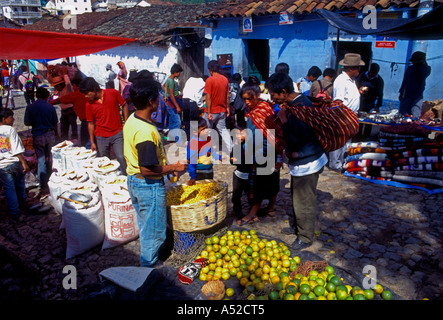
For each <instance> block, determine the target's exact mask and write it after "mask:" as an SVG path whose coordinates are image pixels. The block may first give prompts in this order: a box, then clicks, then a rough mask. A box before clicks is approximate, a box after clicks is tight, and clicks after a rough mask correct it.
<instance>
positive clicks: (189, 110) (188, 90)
mask: <svg viewBox="0 0 443 320" xmlns="http://www.w3.org/2000/svg"><path fill="white" fill-rule="evenodd" d="M207 78H208V77H207V76H203V77H199V78H196V77H190V78H189V79H188V80H187V81H186V83H185V87H184V88H183V104H182V108H183V122H184V124H185V131H186V136H187V138H188V140H189V138H190V122H191V121H193V120H197V119H198V117H199V116H200V108H202V107H203V101H202V97H203V91H204V90H205V80H206V79H207Z"/></svg>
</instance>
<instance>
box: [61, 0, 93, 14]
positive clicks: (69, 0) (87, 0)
mask: <svg viewBox="0 0 443 320" xmlns="http://www.w3.org/2000/svg"><path fill="white" fill-rule="evenodd" d="M55 5H56V8H57V10H66V11H70V12H71V14H82V13H85V12H92V5H91V0H56V3H55Z"/></svg>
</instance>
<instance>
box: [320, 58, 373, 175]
mask: <svg viewBox="0 0 443 320" xmlns="http://www.w3.org/2000/svg"><path fill="white" fill-rule="evenodd" d="M340 65H342V66H343V71H342V73H341V74H340V75H339V76H337V78H336V79H335V81H334V85H333V93H332V98H333V100H340V101H341V102H342V103H343V104H344V105H345V106H347V107H348V108H350V109H351V110H352V111H354V112H356V113H357V112H358V109H359V108H360V94H361V91H360V90H359V88H358V87H357V82H356V79H357V77H358V75H359V74H360V68H361V67H362V66H364V65H365V63H364V61H363V60H362V59H361V56H360V55H359V54H357V53H347V54H345V57H344V59H343V60H341V61H340ZM349 142H350V141H348V143H349ZM348 143H347V144H346V145H345V146H343V147H342V148H340V149H337V150H334V151H332V152H329V164H328V167H329V169H332V170H337V171H340V172H341V171H342V169H343V163H344V154H345V152H346V151H347V149H348Z"/></svg>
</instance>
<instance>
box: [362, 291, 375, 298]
mask: <svg viewBox="0 0 443 320" xmlns="http://www.w3.org/2000/svg"><path fill="white" fill-rule="evenodd" d="M364 292H365V297H366V299H368V300H372V299H374V295H375V294H374V291H373V290H371V289H366V290H364Z"/></svg>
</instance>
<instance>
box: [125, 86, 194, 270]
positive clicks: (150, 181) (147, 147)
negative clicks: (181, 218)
mask: <svg viewBox="0 0 443 320" xmlns="http://www.w3.org/2000/svg"><path fill="white" fill-rule="evenodd" d="M159 89H160V84H159V83H158V82H157V81H155V80H154V79H140V80H136V81H135V82H134V83H133V84H132V85H131V88H130V89H129V95H130V97H131V101H132V103H133V104H134V106H135V109H136V110H135V112H134V113H132V114H131V115H130V116H129V118H128V120H127V121H126V123H125V125H124V127H123V136H124V155H125V159H126V163H127V169H126V172H127V177H128V178H127V181H128V190H129V194H130V196H131V201H132V205H133V206H134V209H135V210H136V211H137V220H138V226H139V238H140V264H141V266H142V267H155V265H156V263H157V262H158V260H159V251H160V248H161V246H162V245H163V243H164V242H165V240H166V224H167V216H166V190H165V183H164V180H163V176H164V175H166V174H169V173H172V174H174V175H178V172H183V171H185V170H186V167H187V165H186V164H183V163H176V164H172V165H167V164H166V154H165V150H164V146H163V142H162V139H161V136H160V134H159V133H158V131H157V128H156V126H155V124H154V122H153V121H152V118H151V116H152V113H153V112H155V111H157V109H158V104H159ZM185 161H186V160H185Z"/></svg>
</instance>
